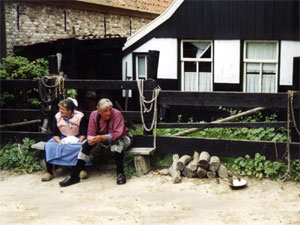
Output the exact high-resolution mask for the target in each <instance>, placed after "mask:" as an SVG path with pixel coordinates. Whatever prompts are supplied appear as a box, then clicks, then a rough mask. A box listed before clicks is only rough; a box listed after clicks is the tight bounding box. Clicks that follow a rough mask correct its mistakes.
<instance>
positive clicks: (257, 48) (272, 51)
mask: <svg viewBox="0 0 300 225" xmlns="http://www.w3.org/2000/svg"><path fill="white" fill-rule="evenodd" d="M276 46H277V45H276V43H256V42H252V43H251V42H250V43H247V45H246V58H247V59H276V58H277V57H276V52H277V51H276V50H277V49H276Z"/></svg>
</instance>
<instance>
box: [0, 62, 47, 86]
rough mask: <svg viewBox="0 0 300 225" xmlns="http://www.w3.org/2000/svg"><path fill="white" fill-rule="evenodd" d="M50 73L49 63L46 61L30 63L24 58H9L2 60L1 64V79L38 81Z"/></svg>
mask: <svg viewBox="0 0 300 225" xmlns="http://www.w3.org/2000/svg"><path fill="white" fill-rule="evenodd" d="M48 73H49V72H48V61H47V60H45V59H36V60H34V61H32V62H30V61H29V60H28V59H27V58H25V57H22V56H15V57H14V56H9V57H6V58H2V63H1V64H0V78H1V79H7V80H13V79H38V78H40V77H42V76H43V75H45V74H48Z"/></svg>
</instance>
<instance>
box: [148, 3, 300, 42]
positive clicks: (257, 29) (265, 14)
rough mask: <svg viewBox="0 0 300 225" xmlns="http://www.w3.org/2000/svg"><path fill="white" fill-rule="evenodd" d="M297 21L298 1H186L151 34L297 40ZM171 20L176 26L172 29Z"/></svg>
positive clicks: (157, 35)
mask: <svg viewBox="0 0 300 225" xmlns="http://www.w3.org/2000/svg"><path fill="white" fill-rule="evenodd" d="M299 21H300V17H299V1H298V0H297V1H296V0H295V1H278V0H273V1H272V0H265V1H263V0H259V1H258V0H256V1H255V0H247V1H246V0H245V1H236V0H213V1H212V0H198V1H195V0H186V1H185V2H184V3H183V4H182V5H181V6H180V7H179V9H178V10H177V11H176V12H175V13H174V14H173V16H172V17H171V18H170V19H169V20H168V21H166V22H165V23H164V24H163V25H162V26H161V27H158V28H157V29H156V30H154V34H152V35H153V36H155V37H166V36H167V37H173V38H195V39H244V40H248V39H249V40H300V36H299V25H300V24H299ZM174 23H176V24H177V29H174V28H173V27H175V24H174ZM169 27H171V29H169Z"/></svg>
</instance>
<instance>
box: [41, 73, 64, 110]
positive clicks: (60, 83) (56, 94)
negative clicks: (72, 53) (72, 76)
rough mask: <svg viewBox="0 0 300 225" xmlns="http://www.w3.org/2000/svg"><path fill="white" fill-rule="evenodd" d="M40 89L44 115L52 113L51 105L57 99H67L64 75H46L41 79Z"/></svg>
mask: <svg viewBox="0 0 300 225" xmlns="http://www.w3.org/2000/svg"><path fill="white" fill-rule="evenodd" d="M38 89H39V94H40V99H41V101H42V104H41V108H42V112H43V113H44V114H46V113H48V112H50V111H51V107H50V106H51V104H52V102H53V101H54V100H55V99H57V98H65V91H64V77H63V73H60V74H59V75H53V74H52V75H45V76H43V77H42V78H40V79H39V83H38Z"/></svg>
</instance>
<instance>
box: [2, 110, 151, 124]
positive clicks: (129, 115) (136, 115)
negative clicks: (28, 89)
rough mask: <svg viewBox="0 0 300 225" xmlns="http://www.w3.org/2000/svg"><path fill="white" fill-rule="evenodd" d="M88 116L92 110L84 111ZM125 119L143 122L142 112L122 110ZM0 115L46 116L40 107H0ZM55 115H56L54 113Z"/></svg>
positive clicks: (149, 120)
mask: <svg viewBox="0 0 300 225" xmlns="http://www.w3.org/2000/svg"><path fill="white" fill-rule="evenodd" d="M82 112H83V113H84V114H85V116H86V117H87V118H89V115H90V113H91V111H82ZM121 113H122V114H123V116H124V118H125V120H132V121H134V122H139V123H140V122H141V121H142V120H141V113H140V112H139V111H121ZM0 115H1V118H2V119H6V118H11V117H15V118H18V119H24V118H26V119H41V118H44V117H46V116H44V115H43V113H42V111H41V110H39V109H0ZM53 116H54V115H53ZM144 118H145V121H146V122H151V121H152V117H151V115H148V114H145V116H144Z"/></svg>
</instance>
